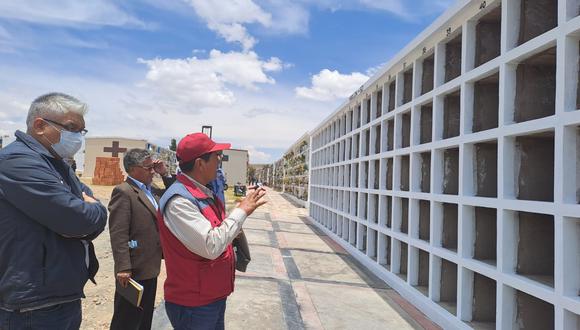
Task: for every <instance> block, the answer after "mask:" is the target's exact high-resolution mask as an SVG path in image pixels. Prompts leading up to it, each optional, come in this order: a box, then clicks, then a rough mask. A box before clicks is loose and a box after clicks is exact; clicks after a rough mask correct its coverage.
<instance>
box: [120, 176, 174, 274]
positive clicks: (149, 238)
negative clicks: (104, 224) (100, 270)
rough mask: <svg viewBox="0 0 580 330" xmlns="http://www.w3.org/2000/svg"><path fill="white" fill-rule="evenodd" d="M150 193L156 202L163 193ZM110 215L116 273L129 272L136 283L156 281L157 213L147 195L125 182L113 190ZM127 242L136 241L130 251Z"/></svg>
mask: <svg viewBox="0 0 580 330" xmlns="http://www.w3.org/2000/svg"><path fill="white" fill-rule="evenodd" d="M164 181H165V180H164ZM170 182H171V181H169V183H168V182H167V181H165V184H166V185H167V186H168V185H169V184H170ZM152 192H153V195H154V196H155V199H156V200H157V201H159V197H160V196H161V195H162V194H163V192H164V190H163V189H159V188H156V187H152ZM109 212H110V215H109V232H110V234H111V247H112V250H113V259H114V260H115V273H118V272H121V271H131V273H132V275H131V277H132V278H134V279H136V280H148V279H152V278H156V277H157V276H158V275H159V268H160V267H161V259H162V257H163V255H162V252H161V243H160V241H159V231H158V228H157V220H156V216H157V210H156V209H155V207H154V206H153V204H151V202H150V201H149V199H148V198H147V195H146V194H145V193H144V192H143V191H142V190H141V189H139V187H137V186H136V185H135V183H134V182H133V181H132V180H131V179H129V178H127V180H126V181H125V182H123V183H121V184H119V185H118V186H116V187H115V189H113V193H112V194H111V201H110V202H109ZM129 241H136V242H137V246H136V247H133V248H130V246H129Z"/></svg>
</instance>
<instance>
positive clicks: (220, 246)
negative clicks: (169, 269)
mask: <svg viewBox="0 0 580 330" xmlns="http://www.w3.org/2000/svg"><path fill="white" fill-rule="evenodd" d="M184 175H185V174H184ZM185 177H186V178H188V179H189V180H191V181H192V182H193V183H194V184H195V185H196V187H197V188H199V189H201V190H202V191H203V192H204V193H205V194H206V195H208V196H210V197H212V196H213V194H212V192H211V190H209V189H208V188H207V187H205V186H203V185H202V184H200V183H199V182H197V181H195V180H194V179H193V178H191V177H189V176H187V175H185ZM212 198H213V197H212ZM246 217H247V215H246V212H244V210H242V209H240V208H236V209H234V210H233V211H232V212H231V213H230V215H229V216H228V217H227V218H226V219H224V221H223V222H222V223H221V225H220V226H218V227H215V228H212V226H211V223H210V222H209V221H208V220H207V219H206V218H205V217H204V216H203V214H202V213H201V211H200V209H199V208H198V207H197V206H196V205H194V204H193V203H191V202H190V201H189V200H187V199H186V198H184V197H181V196H178V195H177V196H174V197H173V198H171V199H170V200H169V202H168V203H167V206H166V207H165V211H164V212H163V219H164V222H165V225H166V226H167V228H168V229H169V231H171V233H172V234H173V235H175V237H176V238H177V239H178V240H179V241H180V242H181V243H182V244H183V245H185V247H186V248H187V249H188V250H189V251H191V252H193V253H195V254H197V255H199V256H201V257H204V258H207V259H212V260H213V259H216V258H217V257H219V256H220V255H221V254H222V253H223V252H224V251H225V249H226V248H227V246H228V245H229V244H230V243H231V242H232V241H233V240H234V238H235V237H236V236H237V235H238V234H239V232H240V230H241V229H242V225H243V223H244V221H245V220H246Z"/></svg>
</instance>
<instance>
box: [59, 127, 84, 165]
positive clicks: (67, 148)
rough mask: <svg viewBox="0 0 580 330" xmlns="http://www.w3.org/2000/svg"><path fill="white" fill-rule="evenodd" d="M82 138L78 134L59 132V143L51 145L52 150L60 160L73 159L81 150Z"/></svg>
mask: <svg viewBox="0 0 580 330" xmlns="http://www.w3.org/2000/svg"><path fill="white" fill-rule="evenodd" d="M84 138H85V137H84V136H83V135H82V134H81V133H79V132H76V133H75V132H69V131H67V130H62V131H60V141H59V142H58V143H56V144H53V145H52V149H53V150H54V152H56V153H57V154H58V155H59V156H60V157H61V158H73V156H74V155H75V154H76V153H77V152H78V151H79V150H80V149H81V147H82V145H83V140H84Z"/></svg>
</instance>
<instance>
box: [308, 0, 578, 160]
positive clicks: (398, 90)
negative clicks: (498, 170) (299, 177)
mask: <svg viewBox="0 0 580 330" xmlns="http://www.w3.org/2000/svg"><path fill="white" fill-rule="evenodd" d="M569 1H576V0H569ZM576 7H579V6H576ZM556 8H557V1H555V0H526V1H522V8H521V13H518V15H521V17H523V19H522V20H520V21H519V23H520V24H521V25H522V26H521V27H520V34H519V39H518V41H517V43H516V44H515V45H520V44H523V43H524V42H526V41H529V40H531V39H533V38H535V37H536V36H539V35H541V34H543V33H544V32H546V31H549V30H551V29H552V28H554V27H555V26H556V23H557V10H556ZM575 15H576V14H574V16H575ZM500 21H501V8H495V9H492V10H491V11H490V12H489V13H488V14H486V15H484V16H483V17H481V18H479V20H478V21H477V24H476V27H475V32H474V33H475V34H476V36H475V37H474V38H472V39H473V40H475V44H474V45H470V47H474V48H475V51H474V52H473V54H474V55H473V56H474V58H473V59H470V61H469V63H473V64H472V65H471V66H473V67H478V66H480V65H482V64H484V63H486V62H488V61H490V60H492V59H494V58H495V57H497V56H499V55H500V53H499V50H500V26H501V22H500ZM472 39H468V40H472ZM461 48H462V38H461V34H459V35H457V36H456V37H454V38H453V39H451V40H449V41H448V42H447V43H445V47H443V49H444V51H442V54H441V56H440V57H441V58H443V60H442V61H440V62H441V63H440V64H439V67H440V68H439V70H435V66H436V65H437V64H436V63H435V57H434V54H431V55H426V57H425V58H424V59H423V60H421V61H418V62H417V63H416V64H415V66H416V68H414V66H413V65H410V66H409V68H408V69H407V70H406V71H404V72H401V73H400V74H398V75H397V77H396V78H395V80H393V81H391V82H389V83H387V84H385V85H384V86H382V89H379V90H378V91H375V92H373V93H372V96H371V97H369V98H366V99H364V100H363V101H362V102H361V104H358V105H357V106H355V107H354V108H352V109H350V110H349V111H346V112H345V113H344V114H342V115H341V116H340V118H337V119H336V120H335V121H334V122H333V123H330V124H329V125H328V126H327V127H326V128H325V129H324V130H323V131H322V132H321V133H320V134H319V135H317V136H315V137H314V147H315V149H316V148H319V147H321V146H323V145H325V144H326V143H329V142H330V141H332V140H334V139H337V138H339V137H341V136H343V135H345V134H347V133H349V132H351V131H353V130H356V129H358V128H360V127H361V126H364V125H366V124H368V123H369V122H371V121H372V120H374V119H376V118H379V117H381V116H382V115H384V114H387V113H389V112H390V111H393V110H395V109H396V108H398V107H404V106H405V105H406V104H407V103H409V101H411V100H413V99H414V98H417V97H419V96H421V95H424V94H426V93H428V92H430V91H432V90H433V88H434V87H438V86H440V85H442V84H444V83H446V82H449V81H451V80H453V79H455V78H457V77H459V76H460V75H461V54H462V52H461ZM508 67H509V68H510V69H513V70H509V72H506V81H515V84H516V93H515V101H514V108H513V109H507V110H508V111H510V112H513V114H512V115H508V116H506V117H505V124H511V123H519V122H524V121H528V120H533V119H538V118H543V117H547V116H551V115H553V114H554V111H555V89H556V79H555V76H556V48H555V47H553V48H550V49H548V50H545V51H543V52H540V53H537V52H535V53H533V54H530V55H529V56H528V57H527V58H524V59H521V60H520V61H519V63H510V64H509V65H508ZM435 72H440V73H441V74H440V75H441V77H435ZM510 75H513V76H514V79H511V77H510ZM579 75H580V71H579ZM574 87H576V84H574ZM506 88H507V87H506ZM509 88H511V89H513V86H509ZM468 89H469V90H468V91H467V93H468V95H472V96H473V97H472V98H473V104H469V105H468V107H470V108H472V109H471V113H470V117H472V118H473V122H472V123H468V125H465V126H466V131H465V132H464V133H466V134H467V133H471V132H478V131H482V130H486V129H491V128H495V127H498V100H499V74H498V73H497V72H496V73H495V74H493V75H491V76H487V77H482V78H481V79H479V80H478V81H475V82H473V83H470V84H468ZM576 91H577V93H576V94H577V95H578V96H577V100H576V103H577V108H579V107H580V89H578V88H577V89H576ZM459 94H460V93H459V91H456V92H452V93H450V94H448V95H444V96H441V98H443V99H444V101H443V102H444V103H445V105H444V108H445V110H444V112H445V113H446V115H447V116H448V118H449V120H450V121H451V125H453V123H454V122H455V123H456V124H457V127H456V128H455V127H450V128H451V129H452V131H450V132H449V133H448V135H446V136H441V137H435V139H438V138H447V137H453V136H456V135H459V132H458V130H459V125H458V123H459V116H460V114H463V113H464V112H465V109H461V110H460V109H459V107H460V97H459ZM470 98H471V97H470ZM423 107H424V108H423V110H424V111H426V112H428V111H429V110H427V109H429V108H431V109H432V108H433V105H432V104H429V103H427V104H424V105H423ZM567 110H572V109H567ZM431 111H432V110H431ZM425 116H428V115H427V114H425ZM426 118H427V117H426ZM426 120H427V119H426ZM447 121H448V120H445V121H444V122H447ZM425 129H426V128H425ZM453 129H454V130H455V131H453ZM427 139H429V140H430V138H427Z"/></svg>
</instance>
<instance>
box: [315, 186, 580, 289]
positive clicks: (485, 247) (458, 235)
mask: <svg viewBox="0 0 580 330" xmlns="http://www.w3.org/2000/svg"><path fill="white" fill-rule="evenodd" d="M312 200H313V201H316V200H320V191H313V196H312ZM331 200H332V202H331V203H329V204H328V206H329V207H331V208H333V209H335V210H338V211H340V212H343V213H344V214H350V215H351V216H352V217H355V218H356V219H358V222H357V223H361V224H364V223H372V224H375V225H377V226H378V227H379V228H386V229H388V230H390V231H393V232H397V233H402V234H405V235H408V236H410V237H412V238H414V239H418V240H421V241H425V242H426V243H428V244H431V245H432V246H436V247H441V248H443V249H447V250H449V251H451V252H453V253H458V246H459V244H458V242H459V240H460V239H462V240H463V242H464V243H463V244H464V245H463V251H459V253H460V255H462V256H464V257H466V258H471V259H473V260H477V261H479V262H482V263H485V264H487V265H489V266H493V267H496V266H497V260H498V258H497V255H498V252H499V253H502V251H497V241H498V223H499V224H501V223H502V222H501V220H499V219H498V211H497V209H493V208H487V207H479V206H466V205H464V206H462V207H459V206H458V205H457V204H453V203H440V202H430V201H428V200H420V199H408V198H398V197H392V196H383V195H376V194H366V193H356V192H350V193H348V192H347V193H345V195H341V194H340V191H339V192H338V193H336V196H334V197H333V198H332V199H331ZM319 203H320V204H324V203H323V201H319ZM460 212H461V214H460ZM503 212H504V213H503V215H502V217H501V219H503V222H504V223H505V225H506V226H509V227H510V228H514V230H513V231H511V235H504V242H503V244H502V246H504V249H506V250H505V251H503V253H504V254H503V255H504V256H507V255H509V253H508V254H506V253H507V252H509V251H512V250H514V251H516V250H517V255H516V257H515V259H514V260H512V264H511V265H509V267H508V269H509V268H510V267H512V268H513V269H514V270H515V273H516V274H519V275H521V276H525V277H527V278H529V279H531V280H533V281H536V282H538V283H541V284H543V285H547V286H550V287H552V288H553V287H554V217H553V216H552V215H546V214H539V213H530V212H520V211H507V210H506V211H503ZM460 215H461V219H462V220H461V221H462V223H463V225H462V230H463V232H459V219H460ZM345 220H348V221H352V220H350V219H348V218H345ZM567 221H569V222H570V223H571V224H572V225H571V228H572V229H574V224H576V225H577V226H580V220H579V219H569V220H567ZM572 239H574V240H575V241H576V242H579V241H580V232H577V233H576V237H573V238H572ZM514 244H515V245H517V246H514ZM570 262H575V263H578V262H577V261H574V260H570ZM578 266H580V265H578ZM572 281H573V280H572ZM573 285H576V286H577V287H578V288H580V283H573Z"/></svg>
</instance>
